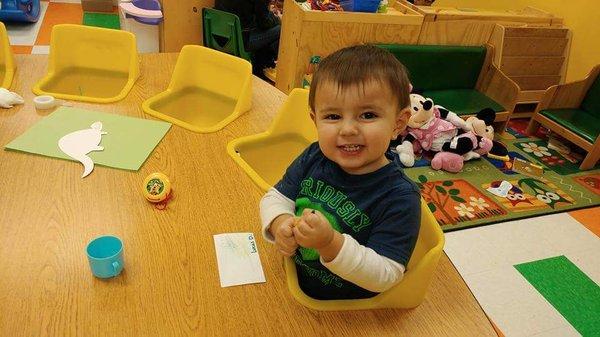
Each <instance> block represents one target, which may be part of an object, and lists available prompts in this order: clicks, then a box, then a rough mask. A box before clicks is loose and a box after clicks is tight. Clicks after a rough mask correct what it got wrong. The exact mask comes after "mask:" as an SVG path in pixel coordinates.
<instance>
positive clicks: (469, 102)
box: [423, 89, 506, 116]
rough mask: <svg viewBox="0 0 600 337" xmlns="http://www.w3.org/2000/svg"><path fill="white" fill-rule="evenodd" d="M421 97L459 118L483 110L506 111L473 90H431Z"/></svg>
mask: <svg viewBox="0 0 600 337" xmlns="http://www.w3.org/2000/svg"><path fill="white" fill-rule="evenodd" d="M423 96H424V97H429V98H431V99H432V100H433V103H435V104H437V105H441V106H443V107H444V108H446V109H448V110H450V111H452V112H454V113H456V114H457V115H459V116H461V115H473V114H476V113H478V112H479V111H481V110H483V109H485V108H492V109H494V111H496V112H502V111H506V109H504V108H503V107H502V105H500V104H498V103H496V101H494V100H493V99H491V98H489V97H487V96H486V95H484V94H482V93H480V92H479V91H477V90H474V89H455V90H431V91H425V92H423Z"/></svg>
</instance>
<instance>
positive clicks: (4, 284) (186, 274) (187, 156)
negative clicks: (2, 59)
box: [0, 54, 495, 337]
mask: <svg viewBox="0 0 600 337" xmlns="http://www.w3.org/2000/svg"><path fill="white" fill-rule="evenodd" d="M176 57H177V55H176V54H154V55H143V56H142V57H141V60H142V67H141V76H140V78H139V80H138V82H137V83H136V85H135V86H134V88H133V90H132V91H131V92H130V94H129V95H128V96H127V98H126V99H124V100H123V101H121V102H118V103H116V104H110V105H95V104H85V103H75V106H76V107H80V108H88V109H93V110H97V111H104V112H108V113H114V114H121V115H127V116H133V117H139V118H147V119H151V118H152V117H149V116H147V115H145V114H144V113H143V112H142V110H141V107H140V103H141V102H142V101H143V100H144V99H146V98H148V97H151V96H153V95H154V94H156V93H158V92H160V91H162V90H164V89H165V88H166V86H167V85H168V82H169V80H170V76H171V72H172V71H173V68H174V64H175V61H176ZM16 62H17V66H18V69H17V75H16V78H15V80H14V82H13V86H12V88H11V90H13V91H15V92H18V93H20V94H22V95H23V96H24V98H25V101H26V103H25V105H22V106H18V107H16V108H13V109H9V110H2V111H0V145H2V147H4V145H6V144H7V143H8V142H10V141H11V140H13V139H14V138H15V137H17V136H18V135H20V134H22V133H23V132H25V131H26V130H27V129H28V128H29V127H31V126H32V125H33V124H34V123H36V122H37V121H39V120H40V119H41V118H43V117H44V116H46V115H48V114H49V112H48V111H36V109H35V108H34V107H33V103H32V98H33V94H32V93H31V89H30V88H31V87H32V86H33V84H34V83H35V82H36V81H37V80H38V79H40V78H41V77H42V75H43V74H44V72H45V67H46V64H47V56H42V55H18V56H17V57H16ZM253 84H254V87H253V90H254V93H253V95H254V96H253V99H254V100H253V104H254V105H253V109H252V110H251V111H250V112H249V113H246V114H244V115H242V116H241V117H240V118H238V119H237V120H235V121H234V122H233V123H231V124H230V125H228V126H227V127H226V128H225V129H224V130H222V131H220V132H216V133H212V134H197V133H193V132H190V131H187V130H184V129H182V128H180V127H177V126H173V127H172V128H171V130H170V131H169V132H168V133H167V135H166V136H165V138H164V139H163V140H162V141H161V143H160V144H159V145H158V146H157V148H156V149H155V150H154V152H153V153H152V154H151V155H150V157H149V158H148V160H147V161H146V163H145V164H144V166H143V167H142V168H141V169H140V170H139V172H131V171H124V170H117V169H112V168H107V167H101V166H96V168H95V169H94V171H93V173H92V174H91V175H90V176H88V177H86V178H85V179H81V178H80V175H81V172H82V167H81V165H80V164H78V163H75V162H70V161H65V160H58V159H54V158H46V157H42V156H36V155H30V154H25V153H20V152H13V151H5V150H0V177H1V183H0V197H1V202H0V215H1V218H0V336H10V337H17V336H61V337H66V336H85V337H89V336H127V337H137V336H401V335H406V336H408V335H410V336H495V332H494V330H493V328H492V326H491V324H490V323H489V321H488V319H487V318H486V316H485V315H484V313H483V311H482V310H481V308H480V307H479V305H478V304H477V302H476V301H475V299H474V298H473V296H472V294H471V293H470V292H469V290H468V288H467V287H466V285H465V284H464V282H463V281H462V279H461V278H460V276H459V274H458V273H457V271H456V270H455V268H454V267H453V266H452V264H451V263H450V261H449V260H448V258H447V257H446V256H445V255H444V256H442V259H441V261H440V264H439V267H438V269H437V272H436V274H435V277H434V280H433V282H432V284H431V287H430V292H429V294H428V295H427V297H426V299H425V301H424V303H423V304H422V305H421V306H419V307H417V308H416V309H413V310H377V311H360V312H329V313H325V312H315V311H311V310H309V309H306V308H304V307H302V306H301V305H299V304H298V303H297V302H296V301H295V300H294V299H293V298H292V296H291V295H290V293H289V292H288V290H287V285H286V284H285V278H284V276H285V275H284V271H283V267H282V259H281V256H279V255H278V254H277V253H276V251H275V249H274V248H273V247H271V246H270V245H269V244H268V243H266V242H265V241H264V240H262V238H260V231H259V227H260V225H259V216H258V202H259V200H260V197H261V195H262V192H261V191H260V189H259V188H258V187H256V186H255V185H254V184H253V183H252V181H251V180H250V179H249V178H248V177H247V176H246V174H245V173H244V172H243V171H242V170H241V169H240V168H239V167H238V166H237V165H236V164H235V163H234V162H233V160H232V159H230V158H229V157H228V155H227V154H226V151H225V146H226V144H227V142H228V141H230V140H231V139H233V138H237V137H240V136H244V135H249V134H254V133H257V132H261V131H263V130H265V129H266V127H267V126H268V125H269V123H270V122H271V120H272V118H273V116H274V114H275V113H276V111H277V109H278V107H279V106H280V105H281V104H282V102H283V101H284V99H285V95H284V94H282V93H281V92H280V91H278V90H277V89H275V88H274V87H272V86H270V85H268V84H266V83H265V82H263V81H261V80H258V79H257V78H254V83H253ZM155 171H161V172H164V173H165V174H167V175H168V176H169V177H170V178H171V181H172V183H173V187H174V196H175V197H174V199H173V201H172V202H171V203H169V205H168V208H167V210H165V211H160V210H157V209H155V208H154V207H153V206H152V205H151V204H149V203H148V202H146V201H145V199H144V198H143V196H142V194H141V192H140V191H141V185H142V181H143V179H144V178H145V177H146V175H148V174H149V173H151V172H155ZM225 232H254V233H255V235H256V236H257V238H258V239H257V242H258V246H259V252H260V256H261V260H262V265H263V268H264V271H265V276H266V279H267V282H266V283H262V284H254V285H245V286H238V287H230V288H221V287H220V285H219V275H218V271H217V263H216V256H215V250H214V244H213V237H212V235H213V234H218V233H225ZM104 234H113V235H117V236H119V237H120V238H121V239H122V240H123V243H124V257H125V269H124V271H123V273H122V274H121V275H120V276H119V277H116V278H114V279H111V280H108V281H102V280H99V279H96V278H94V277H93V276H92V274H91V272H90V269H89V265H88V261H87V258H86V254H85V247H86V244H87V243H88V242H89V241H90V240H91V239H92V238H94V237H96V236H99V235H104Z"/></svg>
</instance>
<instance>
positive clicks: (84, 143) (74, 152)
mask: <svg viewBox="0 0 600 337" xmlns="http://www.w3.org/2000/svg"><path fill="white" fill-rule="evenodd" d="M105 134H107V132H105V131H102V123H101V122H95V123H93V124H92V126H91V127H90V128H89V129H84V130H78V131H74V132H71V133H69V134H67V135H65V136H63V137H62V138H61V139H59V140H58V147H59V148H60V150H61V151H62V152H64V153H65V154H66V155H67V156H69V157H71V158H73V159H75V160H77V161H78V162H80V163H81V164H83V174H82V175H81V178H85V177H86V176H87V175H89V174H90V173H92V170H93V169H94V161H93V160H92V158H90V157H89V156H88V155H87V154H88V153H90V152H92V151H103V150H104V147H102V146H98V145H99V144H100V141H102V135H105Z"/></svg>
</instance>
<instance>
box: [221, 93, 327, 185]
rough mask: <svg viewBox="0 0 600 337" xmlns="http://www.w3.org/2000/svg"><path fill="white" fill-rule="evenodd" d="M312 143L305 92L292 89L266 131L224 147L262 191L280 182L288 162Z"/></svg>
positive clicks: (313, 134) (313, 133)
mask: <svg viewBox="0 0 600 337" xmlns="http://www.w3.org/2000/svg"><path fill="white" fill-rule="evenodd" d="M316 140H317V130H316V128H315V125H314V123H313V121H312V120H311V118H310V109H309V107H308V90H305V89H298V88H296V89H294V90H292V92H291V93H290V95H289V96H288V98H287V100H286V101H285V103H284V104H283V106H282V107H281V109H280V110H279V112H278V114H277V116H275V119H274V120H273V123H272V124H271V126H270V127H269V129H268V130H267V131H265V132H263V133H259V134H256V135H252V136H246V137H242V138H238V139H234V140H232V141H231V142H229V144H227V153H229V155H230V156H231V157H232V158H233V160H235V162H236V163H237V164H238V165H240V166H241V167H242V169H243V170H244V171H246V173H247V174H248V175H249V176H250V178H251V179H252V180H253V181H254V182H255V183H256V184H257V185H258V186H259V187H260V188H261V189H263V190H265V191H266V190H268V189H269V188H270V187H271V186H273V185H275V183H277V181H279V179H281V177H282V176H283V173H284V172H285V169H286V168H287V167H288V166H289V165H290V164H291V163H292V161H293V160H294V159H295V158H296V157H297V156H298V155H300V153H301V152H302V151H303V150H304V149H306V147H308V145H310V144H311V143H313V142H315V141H316Z"/></svg>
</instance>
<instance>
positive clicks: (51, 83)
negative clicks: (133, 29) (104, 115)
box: [33, 24, 140, 103]
mask: <svg viewBox="0 0 600 337" xmlns="http://www.w3.org/2000/svg"><path fill="white" fill-rule="evenodd" d="M139 74H140V68H139V61H138V53H137V49H136V43H135V36H134V35H133V34H132V33H129V32H126V31H120V30H114V29H106V28H98V27H89V26H82V25H71V24H64V25H56V26H54V27H53V28H52V35H51V37H50V56H49V64H48V73H47V74H46V76H45V77H44V78H42V79H41V80H40V81H39V82H38V83H37V84H36V85H35V86H34V87H33V92H34V93H35V94H36V95H52V96H54V97H58V98H63V99H68V100H77V101H86V102H93V103H110V102H116V101H119V100H121V99H123V98H125V96H127V93H129V91H130V90H131V88H132V87H133V84H134V83H135V81H136V80H137V78H138V76H139Z"/></svg>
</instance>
